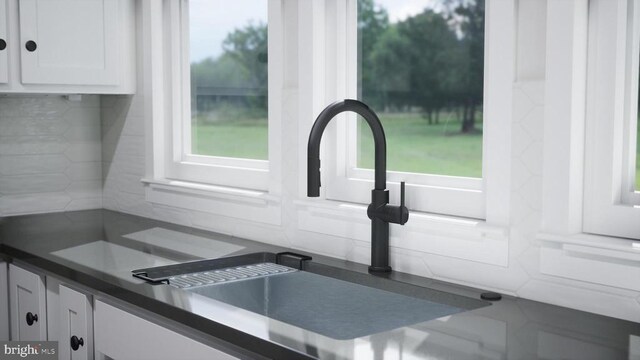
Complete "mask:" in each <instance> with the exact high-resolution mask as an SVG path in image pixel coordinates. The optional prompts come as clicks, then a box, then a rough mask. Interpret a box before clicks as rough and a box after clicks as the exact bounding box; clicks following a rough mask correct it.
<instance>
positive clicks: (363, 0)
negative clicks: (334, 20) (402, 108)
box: [358, 0, 389, 107]
mask: <svg viewBox="0 0 640 360" xmlns="http://www.w3.org/2000/svg"><path fill="white" fill-rule="evenodd" d="M388 27H389V15H388V14H387V11H386V10H385V9H384V8H382V7H379V6H376V4H375V3H374V0H359V1H358V34H359V36H358V50H359V54H360V63H359V66H360V71H359V75H360V89H361V91H362V94H360V97H361V99H362V100H363V101H364V102H366V103H368V104H369V105H371V106H374V107H379V106H383V104H382V103H381V97H382V94H381V92H380V91H379V88H378V86H377V79H376V77H375V74H374V73H373V72H372V71H371V70H372V69H373V66H374V60H373V59H372V54H373V51H374V48H375V47H376V44H377V43H378V42H379V41H380V38H381V37H382V35H383V34H384V33H385V32H386V31H387V29H388Z"/></svg>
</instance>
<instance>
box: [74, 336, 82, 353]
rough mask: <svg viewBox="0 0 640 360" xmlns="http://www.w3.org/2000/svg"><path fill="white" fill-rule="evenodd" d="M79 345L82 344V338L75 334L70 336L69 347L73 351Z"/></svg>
mask: <svg viewBox="0 0 640 360" xmlns="http://www.w3.org/2000/svg"><path fill="white" fill-rule="evenodd" d="M80 346H84V339H82V338H79V339H78V337H77V336H75V335H73V336H72V337H71V348H72V349H73V351H76V350H78V349H79V348H80Z"/></svg>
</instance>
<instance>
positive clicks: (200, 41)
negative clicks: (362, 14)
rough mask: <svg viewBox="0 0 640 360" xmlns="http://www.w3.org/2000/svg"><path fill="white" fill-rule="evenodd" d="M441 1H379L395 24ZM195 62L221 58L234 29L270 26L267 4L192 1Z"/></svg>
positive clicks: (257, 1)
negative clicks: (268, 24) (267, 23)
mask: <svg viewBox="0 0 640 360" xmlns="http://www.w3.org/2000/svg"><path fill="white" fill-rule="evenodd" d="M440 1H441V0H376V3H377V4H379V5H380V6H382V7H384V8H386V9H387V11H388V12H389V18H390V20H391V22H396V21H401V20H404V19H406V18H407V17H408V16H412V15H415V14H418V13H420V12H422V10H423V9H424V8H425V7H431V6H433V5H435V4H437V3H438V2H440ZM189 17H190V28H191V29H190V36H191V41H190V43H191V50H190V53H191V61H192V62H193V61H200V60H202V59H204V58H207V57H214V58H215V57H217V56H218V55H220V53H222V42H223V41H224V39H225V37H226V36H227V34H228V33H229V32H231V31H233V30H234V29H237V28H240V27H243V26H245V25H247V24H248V23H249V21H253V22H254V23H256V24H257V23H260V22H263V23H266V22H267V0H234V1H229V0H191V1H189Z"/></svg>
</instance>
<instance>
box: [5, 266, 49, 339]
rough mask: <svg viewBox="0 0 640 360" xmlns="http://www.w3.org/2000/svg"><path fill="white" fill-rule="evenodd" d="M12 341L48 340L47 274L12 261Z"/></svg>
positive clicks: (10, 269) (10, 271) (10, 304)
mask: <svg viewBox="0 0 640 360" xmlns="http://www.w3.org/2000/svg"><path fill="white" fill-rule="evenodd" d="M9 309H10V318H11V319H10V324H11V340H14V341H29V340H33V341H37V340H47V309H46V289H45V282H44V277H43V276H40V275H38V274H35V273H33V272H31V271H28V270H25V269H23V268H20V267H18V266H16V265H14V264H9Z"/></svg>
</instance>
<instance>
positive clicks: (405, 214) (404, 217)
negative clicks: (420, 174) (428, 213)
mask: <svg viewBox="0 0 640 360" xmlns="http://www.w3.org/2000/svg"><path fill="white" fill-rule="evenodd" d="M399 220H400V221H399V224H400V225H404V224H405V223H406V222H407V221H408V220H409V209H407V207H406V206H404V181H401V182H400V219H399Z"/></svg>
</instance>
